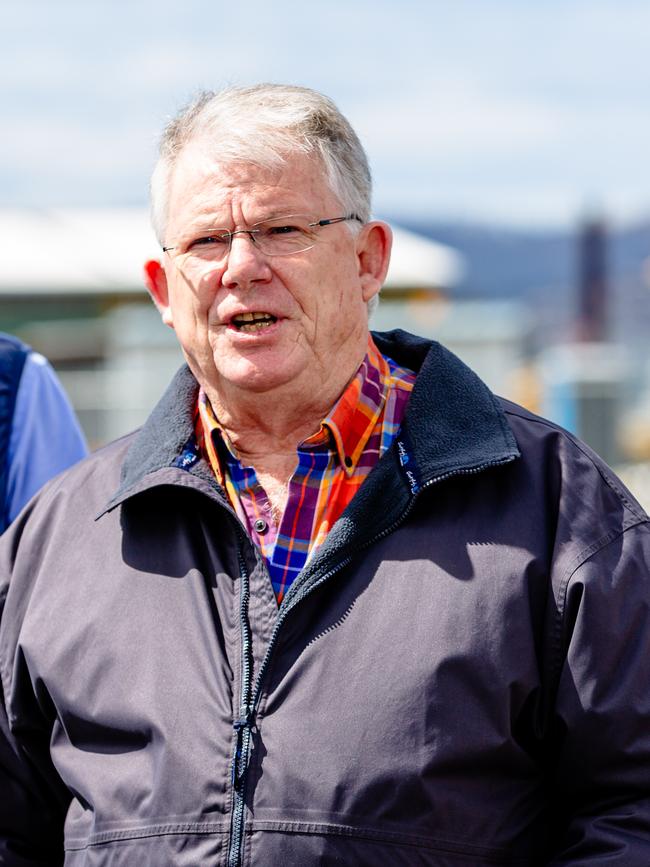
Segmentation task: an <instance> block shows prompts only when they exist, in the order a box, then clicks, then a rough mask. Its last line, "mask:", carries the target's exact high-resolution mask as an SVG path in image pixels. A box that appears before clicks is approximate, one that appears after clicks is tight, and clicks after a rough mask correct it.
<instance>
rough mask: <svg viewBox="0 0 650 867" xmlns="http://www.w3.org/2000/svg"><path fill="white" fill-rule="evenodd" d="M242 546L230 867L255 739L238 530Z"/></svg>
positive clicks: (246, 592)
mask: <svg viewBox="0 0 650 867" xmlns="http://www.w3.org/2000/svg"><path fill="white" fill-rule="evenodd" d="M237 530H238V537H239V544H238V552H237V553H238V558H239V579H240V589H239V628H240V635H241V648H242V665H241V692H240V696H241V701H240V705H239V718H238V719H236V720H235V721H234V722H233V728H234V730H235V746H234V750H233V756H232V773H231V783H232V790H233V798H232V817H231V825H230V845H229V848H228V867H238V865H239V863H240V858H241V848H242V838H243V830H244V782H245V771H246V766H247V764H248V751H249V749H250V739H251V723H252V720H251V704H250V699H251V685H252V649H253V648H252V645H253V642H252V636H251V628H250V623H249V622H248V603H249V600H250V580H249V575H248V570H247V569H246V564H245V562H244V556H243V554H242V541H243V540H242V531H241V530H240V529H239V527H238V528H237Z"/></svg>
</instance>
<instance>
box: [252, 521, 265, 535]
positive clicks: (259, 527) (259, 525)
mask: <svg viewBox="0 0 650 867" xmlns="http://www.w3.org/2000/svg"><path fill="white" fill-rule="evenodd" d="M254 527H255V532H256V533H264V532H265V531H266V528H267V527H268V524H267V523H266V521H265V520H264V519H263V518H258V519H257V521H255V524H254Z"/></svg>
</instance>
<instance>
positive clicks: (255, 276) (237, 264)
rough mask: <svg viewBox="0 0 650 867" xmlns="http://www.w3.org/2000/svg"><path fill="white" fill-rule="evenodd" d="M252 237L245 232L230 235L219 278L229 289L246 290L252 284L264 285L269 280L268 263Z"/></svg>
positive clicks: (240, 231) (269, 270)
mask: <svg viewBox="0 0 650 867" xmlns="http://www.w3.org/2000/svg"><path fill="white" fill-rule="evenodd" d="M253 237H254V236H253V235H251V234H249V233H248V232H246V231H245V230H238V231H237V232H233V234H232V237H231V240H230V250H229V252H228V257H227V259H226V266H225V268H224V271H223V274H222V276H221V282H222V283H223V285H224V286H226V287H227V288H229V289H232V288H234V287H240V288H247V287H248V286H249V285H253V284H254V283H264V282H266V281H268V280H270V279H271V269H270V268H269V265H268V261H267V259H266V257H265V256H264V254H263V253H261V252H260V249H259V247H258V246H257V244H256V243H255V241H254V240H253Z"/></svg>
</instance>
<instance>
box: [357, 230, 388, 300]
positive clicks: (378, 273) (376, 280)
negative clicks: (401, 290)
mask: <svg viewBox="0 0 650 867" xmlns="http://www.w3.org/2000/svg"><path fill="white" fill-rule="evenodd" d="M392 245H393V233H392V232H391V229H390V226H389V225H388V223H382V222H380V221H379V220H373V221H372V222H371V223H366V225H365V226H364V227H363V229H362V230H361V232H360V233H359V237H358V239H357V257H358V260H359V282H360V284H361V292H362V295H363V300H364V301H370V299H371V298H372V297H373V295H376V294H377V293H378V292H379V290H380V289H381V287H382V286H383V284H384V280H385V279H386V273H387V272H388V264H389V262H390V251H391V247H392Z"/></svg>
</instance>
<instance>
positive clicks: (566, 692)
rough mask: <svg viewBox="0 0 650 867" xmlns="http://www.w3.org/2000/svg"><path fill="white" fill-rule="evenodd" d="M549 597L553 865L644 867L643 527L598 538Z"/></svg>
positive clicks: (649, 749)
mask: <svg viewBox="0 0 650 867" xmlns="http://www.w3.org/2000/svg"><path fill="white" fill-rule="evenodd" d="M594 547H595V548H596V550H594V551H593V553H590V552H589V551H587V552H585V553H586V559H584V560H583V561H582V563H581V565H579V566H578V567H577V568H576V569H575V570H574V571H573V572H572V573H570V574H568V575H567V576H566V579H565V580H564V582H563V585H561V587H560V592H559V593H558V594H556V602H557V605H558V608H559V609H560V610H559V615H560V617H559V619H558V623H561V624H562V626H561V629H559V630H558V634H557V641H558V645H561V649H562V651H563V654H564V655H563V659H564V662H563V666H562V670H561V672H560V675H559V682H558V691H557V698H556V703H555V723H556V731H557V735H558V739H557V747H558V748H557V752H556V757H557V758H556V761H557V765H556V769H555V787H554V789H553V804H552V806H553V808H554V812H556V818H557V825H556V827H557V828H558V829H559V834H558V838H557V839H558V844H557V847H556V849H555V851H554V853H553V855H552V856H551V858H550V860H549V864H552V865H553V867H558V865H576V867H577V865H594V867H595V865H597V864H601V863H602V864H603V865H604V864H607V867H648V865H650V525H649V524H648V523H647V521H646V522H641V523H637V524H636V525H635V526H632V527H630V528H629V529H626V530H625V531H624V532H620V533H618V534H616V535H615V536H614V538H605V539H603V540H601V541H600V542H599V543H598V544H597V545H596V546H594Z"/></svg>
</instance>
